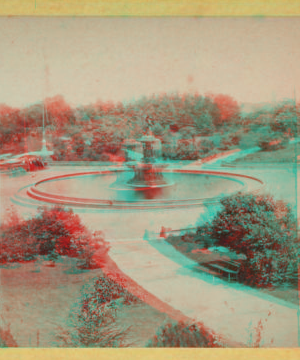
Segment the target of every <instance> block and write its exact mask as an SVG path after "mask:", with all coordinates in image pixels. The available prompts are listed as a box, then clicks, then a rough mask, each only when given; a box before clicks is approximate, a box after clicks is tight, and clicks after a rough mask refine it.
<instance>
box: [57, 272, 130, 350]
mask: <svg viewBox="0 0 300 360" xmlns="http://www.w3.org/2000/svg"><path fill="white" fill-rule="evenodd" d="M116 290H117V291H116ZM110 294H111V295H110ZM134 298H135V297H134V296H133V295H131V294H130V293H129V292H128V291H127V290H126V289H124V288H123V287H121V286H119V285H118V284H116V283H115V282H114V281H113V280H111V279H110V278H108V277H106V276H105V277H103V278H99V279H98V280H96V281H95V282H94V284H93V286H92V289H91V290H90V291H85V292H84V293H83V294H82V296H81V299H80V300H79V303H78V304H77V305H76V308H75V310H74V311H72V313H71V315H70V318H69V329H68V330H64V329H60V332H59V334H58V336H57V341H58V345H60V346H63V347H124V346H126V345H125V343H124V339H125V337H126V334H127V333H128V330H129V328H127V329H122V328H119V327H118V326H117V325H116V324H115V319H116V316H117V313H118V310H119V309H120V308H121V307H123V306H124V305H126V304H130V303H131V302H132V300H133V299H134ZM129 299H130V301H129ZM135 299H137V298H135ZM126 300H127V301H126Z"/></svg>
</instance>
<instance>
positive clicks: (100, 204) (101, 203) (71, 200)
mask: <svg viewBox="0 0 300 360" xmlns="http://www.w3.org/2000/svg"><path fill="white" fill-rule="evenodd" d="M124 171H126V170H125V169H114V170H102V171H85V172H79V173H78V172H77V173H69V174H64V175H56V176H51V177H47V178H45V179H42V180H40V181H38V182H36V183H35V184H34V185H33V186H31V187H30V188H29V190H27V195H28V196H29V197H31V198H33V199H35V200H39V201H42V202H46V203H52V204H56V205H59V204H62V205H68V206H75V207H77V206H79V207H91V208H113V209H155V208H160V209H163V208H174V207H179V206H185V207H192V206H200V205H203V204H204V203H217V202H219V201H220V199H222V198H223V197H224V196H215V197H210V198H193V199H176V200H169V199H158V200H146V201H143V200H141V201H120V200H104V199H85V198H76V197H67V196H61V195H55V194H49V193H46V192H43V191H40V190H38V189H37V187H38V185H40V184H41V183H44V182H48V181H53V180H62V179H65V178H69V177H77V176H84V175H109V174H114V173H116V172H124ZM163 172H166V173H171V172H174V173H181V174H196V175H200V174H204V175H212V176H221V175H222V176H225V177H226V178H229V179H231V178H234V179H232V180H237V179H236V178H239V179H249V180H252V181H255V182H256V183H259V184H260V186H259V187H258V188H257V189H254V190H252V192H258V191H259V190H260V189H261V188H262V187H263V186H264V183H263V182H262V181H261V180H260V179H258V178H255V177H253V176H249V175H243V174H233V173H228V172H220V171H211V170H182V169H173V170H164V171H163ZM237 181H239V180H237ZM244 186H246V185H245V184H244ZM240 191H243V190H240ZM244 191H245V190H244ZM237 192H238V191H236V192H235V193H237ZM233 194H234V193H233Z"/></svg>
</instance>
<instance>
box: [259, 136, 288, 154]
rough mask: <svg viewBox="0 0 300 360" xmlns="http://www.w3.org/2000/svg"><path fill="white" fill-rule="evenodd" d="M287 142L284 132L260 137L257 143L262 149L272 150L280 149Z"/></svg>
mask: <svg viewBox="0 0 300 360" xmlns="http://www.w3.org/2000/svg"><path fill="white" fill-rule="evenodd" d="M287 143H288V137H287V136H286V135H284V134H271V135H268V136H264V137H260V138H259V139H258V141H257V145H258V146H259V147H260V148H261V149H262V150H263V151H274V150H278V149H282V148H284V147H285V146H286V144H287Z"/></svg>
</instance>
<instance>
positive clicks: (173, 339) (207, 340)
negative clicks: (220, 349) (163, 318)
mask: <svg viewBox="0 0 300 360" xmlns="http://www.w3.org/2000/svg"><path fill="white" fill-rule="evenodd" d="M146 346H147V347H191V348H192V347H202V348H209V347H217V346H216V345H215V339H214V336H213V335H212V334H210V333H209V332H208V331H207V330H205V328H204V327H203V325H198V324H188V323H185V322H183V321H180V322H176V323H167V324H166V325H164V326H162V327H161V328H160V329H159V330H158V331H157V333H156V335H155V336H154V337H153V339H151V340H150V341H149V342H148V344H147V345H146Z"/></svg>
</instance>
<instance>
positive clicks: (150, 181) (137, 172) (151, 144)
mask: <svg viewBox="0 0 300 360" xmlns="http://www.w3.org/2000/svg"><path fill="white" fill-rule="evenodd" d="M140 141H141V143H142V145H143V159H142V161H141V162H140V163H139V162H137V163H136V164H127V166H128V167H130V168H132V169H133V171H134V177H133V178H132V179H130V180H129V181H128V182H127V184H128V185H130V186H132V187H137V188H147V187H151V188H154V187H162V186H166V185H168V183H167V181H166V180H165V178H164V176H163V174H162V171H163V169H164V168H165V167H166V166H167V165H166V164H156V157H155V144H157V139H156V138H155V137H154V136H153V135H152V133H151V132H149V133H148V135H145V136H143V137H142V139H141V140H140Z"/></svg>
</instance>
